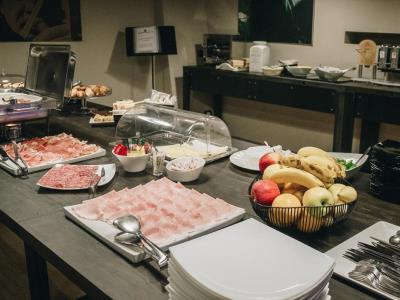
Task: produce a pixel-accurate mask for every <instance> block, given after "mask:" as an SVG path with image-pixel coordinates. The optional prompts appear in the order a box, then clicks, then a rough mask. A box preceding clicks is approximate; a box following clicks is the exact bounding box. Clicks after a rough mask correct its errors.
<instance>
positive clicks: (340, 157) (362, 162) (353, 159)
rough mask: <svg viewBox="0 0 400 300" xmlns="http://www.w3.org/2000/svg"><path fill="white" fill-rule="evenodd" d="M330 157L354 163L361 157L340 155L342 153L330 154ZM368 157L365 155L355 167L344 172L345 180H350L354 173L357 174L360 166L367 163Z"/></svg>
mask: <svg viewBox="0 0 400 300" xmlns="http://www.w3.org/2000/svg"><path fill="white" fill-rule="evenodd" d="M329 154H330V155H332V157H334V158H338V159H344V160H352V161H353V162H354V163H355V162H356V161H357V160H358V159H359V158H360V157H361V156H362V154H361V153H342V152H330V153H329ZM367 160H368V155H365V156H364V157H363V158H362V159H361V160H360V161H359V162H358V164H357V165H356V166H354V167H352V168H351V169H349V170H346V179H350V178H351V177H353V176H354V175H355V174H356V173H358V172H359V171H360V170H361V168H362V166H363V165H364V164H365V163H366V162H367Z"/></svg>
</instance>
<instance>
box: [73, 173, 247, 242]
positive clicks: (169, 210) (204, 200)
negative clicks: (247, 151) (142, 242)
mask: <svg viewBox="0 0 400 300" xmlns="http://www.w3.org/2000/svg"><path fill="white" fill-rule="evenodd" d="M72 212H73V213H74V214H75V215H76V216H78V217H80V218H83V219H88V220H95V221H103V222H106V223H108V224H112V222H113V220H114V219H116V218H118V217H121V216H124V215H128V214H131V215H134V216H136V217H137V218H139V220H140V222H141V225H142V232H143V234H144V235H146V236H147V237H149V238H150V239H151V240H153V241H154V242H156V243H157V244H158V245H167V244H171V243H172V242H174V241H178V240H184V239H186V238H188V237H189V236H193V235H195V234H198V233H199V232H203V231H205V230H209V229H211V228H213V227H215V226H216V225H218V224H221V223H222V222H223V221H224V220H226V219H229V218H231V217H232V216H238V215H240V214H243V213H244V210H243V209H242V208H239V207H236V206H233V205H231V204H229V203H227V202H225V201H224V200H222V199H218V198H213V197H211V196H209V195H207V194H202V193H200V192H198V191H196V190H193V189H188V188H185V187H184V186H183V185H182V184H180V183H175V182H173V181H171V180H169V179H167V178H165V177H164V178H162V179H159V180H155V181H154V180H153V181H150V182H149V183H147V184H145V185H138V186H136V187H134V188H132V189H127V188H125V189H123V190H121V191H118V192H117V191H111V192H109V193H107V194H104V195H102V196H100V197H97V198H94V199H90V200H86V201H83V203H82V204H79V205H75V206H73V207H72Z"/></svg>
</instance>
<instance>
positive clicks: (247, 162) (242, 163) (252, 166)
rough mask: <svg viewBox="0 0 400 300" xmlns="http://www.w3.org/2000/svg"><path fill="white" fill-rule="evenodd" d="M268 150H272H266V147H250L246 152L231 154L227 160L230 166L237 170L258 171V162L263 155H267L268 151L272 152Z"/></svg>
mask: <svg viewBox="0 0 400 300" xmlns="http://www.w3.org/2000/svg"><path fill="white" fill-rule="evenodd" d="M269 149H272V148H268V147H267V146H255V147H250V148H248V149H246V150H242V151H238V152H235V153H233V154H232V155H231V156H230V157H229V160H230V162H231V163H232V164H234V165H235V166H237V167H239V168H243V169H247V170H251V171H259V168H258V161H259V160H260V158H261V156H263V155H264V154H265V153H267V152H268V151H272V150H269Z"/></svg>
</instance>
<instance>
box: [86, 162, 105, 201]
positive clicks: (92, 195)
mask: <svg viewBox="0 0 400 300" xmlns="http://www.w3.org/2000/svg"><path fill="white" fill-rule="evenodd" d="M105 175H106V170H105V169H104V167H102V168H101V171H100V177H99V178H98V179H97V180H96V181H92V185H91V186H89V195H90V199H93V198H95V197H96V192H97V186H98V185H99V183H100V180H101V179H102V178H103V177H104V176H105Z"/></svg>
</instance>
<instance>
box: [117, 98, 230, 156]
mask: <svg viewBox="0 0 400 300" xmlns="http://www.w3.org/2000/svg"><path fill="white" fill-rule="evenodd" d="M116 138H117V139H118V140H121V139H128V141H129V139H132V138H134V139H137V138H144V139H145V140H146V141H148V142H149V143H151V144H152V145H153V146H155V147H156V150H157V151H162V152H165V154H166V157H167V158H168V159H173V158H177V157H182V156H198V157H203V158H204V159H205V160H206V161H208V162H209V161H213V160H216V159H218V158H222V157H225V156H227V155H230V154H231V153H233V152H234V151H235V150H236V149H233V148H232V141H231V135H230V132H229V129H228V127H227V126H226V124H225V123H224V122H223V121H222V120H221V119H219V118H217V117H215V116H210V115H204V114H199V113H195V112H190V111H185V110H179V109H174V108H167V107H163V106H155V105H151V104H144V103H143V104H137V105H135V107H134V108H132V109H131V110H129V111H127V112H126V113H125V114H124V115H123V116H122V117H121V119H120V120H119V122H118V124H117V128H116Z"/></svg>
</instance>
